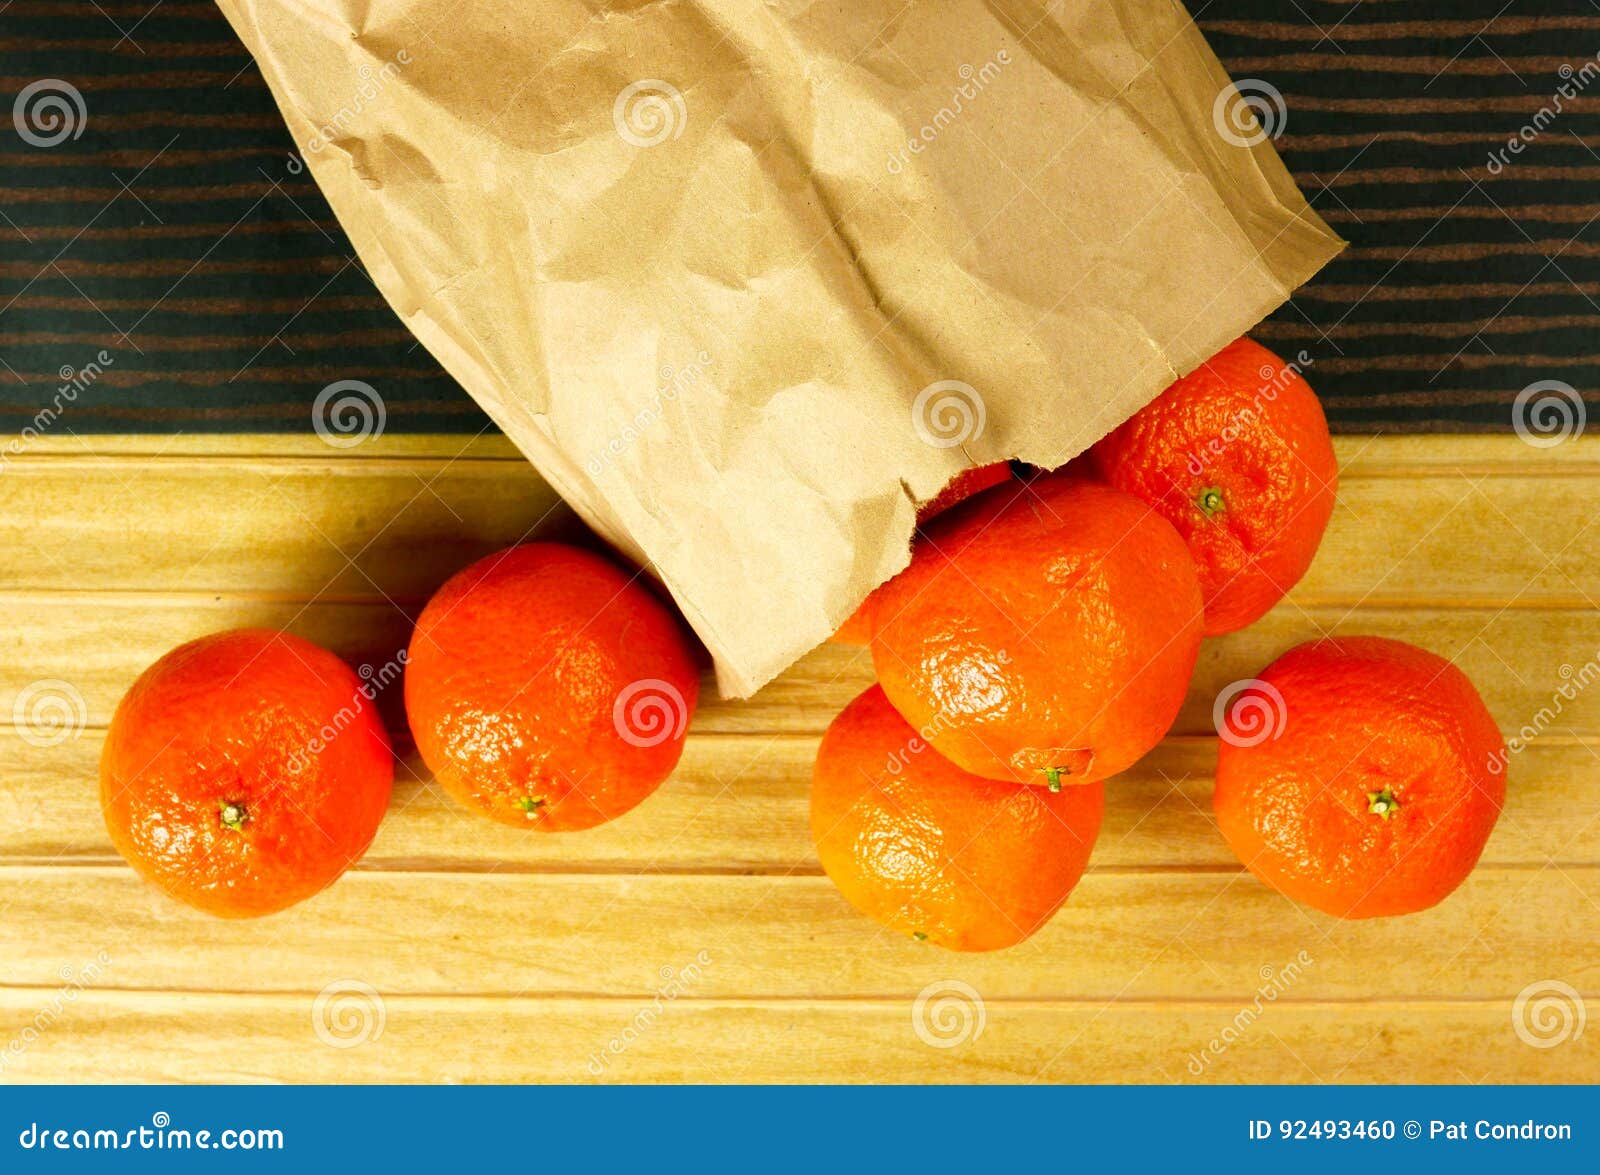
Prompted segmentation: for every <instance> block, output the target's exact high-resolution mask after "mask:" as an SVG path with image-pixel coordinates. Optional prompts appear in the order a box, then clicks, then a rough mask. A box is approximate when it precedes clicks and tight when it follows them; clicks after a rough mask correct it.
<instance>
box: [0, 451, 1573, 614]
mask: <svg viewBox="0 0 1600 1175" xmlns="http://www.w3.org/2000/svg"><path fill="white" fill-rule="evenodd" d="M1435 439H1437V438H1435ZM237 440H238V439H237V438H235V439H234V443H237ZM1419 440H1420V438H1409V439H1408V440H1407V442H1406V443H1404V444H1402V443H1401V442H1398V441H1397V442H1394V443H1393V444H1392V445H1391V444H1389V443H1388V442H1387V441H1386V440H1384V441H1373V442H1368V443H1369V444H1370V445H1371V448H1369V449H1362V450H1358V453H1359V454H1360V457H1359V463H1358V465H1357V466H1356V468H1355V469H1354V470H1351V471H1347V472H1346V475H1345V477H1344V480H1343V485H1342V487H1341V493H1340V499H1339V507H1338V510H1337V512H1336V514H1335V517H1334V520H1333V523H1332V525H1331V526H1330V529H1329V533H1328V537H1327V539H1326V540H1325V542H1324V544H1323V549H1322V551H1321V553H1320V554H1319V557H1318V559H1317V562H1316V564H1315V565H1314V566H1313V568H1312V570H1311V572H1310V573H1309V575H1308V576H1307V578H1306V580H1305V582H1304V583H1303V584H1302V585H1301V587H1300V589H1299V590H1298V591H1297V593H1296V599H1297V600H1298V601H1299V602H1300V603H1301V604H1302V605H1303V606H1306V607H1317V606H1324V605H1334V604H1343V605H1345V606H1347V607H1348V606H1351V605H1354V604H1356V603H1358V602H1366V603H1370V604H1373V605H1388V606H1401V605H1405V606H1413V605H1418V604H1424V605H1428V604H1434V605H1436V604H1441V603H1467V604H1476V605H1489V604H1495V605H1499V604H1507V603H1514V604H1516V605H1517V606H1519V607H1527V606H1530V605H1534V604H1554V605H1559V606H1562V607H1583V608H1596V607H1600V605H1597V603H1596V601H1597V600H1600V541H1596V539H1595V537H1594V535H1593V533H1592V532H1591V531H1590V530H1589V522H1590V518H1589V512H1588V510H1587V508H1586V507H1585V505H1584V503H1585V501H1586V500H1587V489H1586V484H1587V478H1588V476H1590V475H1591V473H1592V471H1593V468H1594V467H1595V466H1594V465H1591V464H1590V463H1589V462H1588V461H1587V460H1586V461H1584V462H1581V463H1580V462H1575V461H1571V460H1568V461H1565V463H1556V459H1555V458H1553V457H1552V456H1550V455H1551V454H1555V453H1558V452H1565V450H1566V449H1568V448H1573V449H1580V450H1582V451H1583V452H1584V453H1585V454H1588V453H1589V452H1591V451H1595V450H1596V449H1597V448H1600V445H1589V444H1580V445H1572V446H1562V447H1561V449H1559V450H1535V449H1532V448H1530V447H1528V446H1525V445H1522V444H1520V443H1518V442H1514V441H1506V440H1501V441H1500V443H1499V444H1498V445H1497V446H1495V447H1494V448H1493V449H1481V450H1478V451H1479V452H1484V453H1487V452H1494V453H1496V454H1498V458H1497V460H1496V462H1495V463H1493V464H1488V465H1485V464H1483V463H1482V462H1481V461H1480V460H1476V459H1471V460H1469V459H1467V458H1465V457H1464V458H1463V459H1462V460H1463V464H1462V465H1460V466H1459V467H1452V466H1451V465H1449V464H1448V463H1447V460H1446V458H1445V456H1444V454H1445V453H1446V452H1453V451H1454V443H1455V440H1456V438H1451V446H1450V448H1449V449H1438V448H1437V447H1435V446H1426V445H1419V444H1418V443H1417V442H1418V441H1419ZM322 448H323V450H324V452H323V454H316V453H314V452H313V453H311V454H310V455H308V454H307V453H306V452H305V451H304V450H301V449H288V450H286V451H284V452H279V453H277V455H273V456H263V457H248V456H241V455H237V454H235V453H233V452H231V451H229V450H227V449H225V450H224V453H225V454H226V455H225V456H222V457H209V458H208V457H203V456H202V455H201V453H200V452H198V451H196V452H191V453H189V454H187V455H185V456H183V457H181V458H152V457H148V456H144V455H138V454H126V453H125V454H120V455H115V456H109V457H108V456H99V455H91V456H82V455H80V456H73V455H71V454H70V453H66V452H63V453H58V454H55V455H53V456H50V457H33V458H29V457H27V456H24V457H15V458H11V459H10V461H9V463H8V464H7V465H6V467H5V476H4V477H0V584H5V585H6V586H7V587H8V588H10V589H18V588H22V589H34V590H56V591H66V592H82V591H91V590H92V591H98V590H139V591H160V592H168V593H193V592H207V593H218V592H220V593H224V594H235V593H237V594H244V595H257V594H262V593H267V594H278V595H284V596H287V597H293V598H297V599H305V598H311V597H321V598H327V597H329V596H333V597H345V596H360V597H364V598H380V597H381V596H387V597H388V598H390V599H393V600H397V601H400V602H402V603H420V601H421V600H422V599H424V598H426V596H427V594H428V593H429V592H430V591H431V590H432V589H433V588H434V587H436V586H437V585H438V584H439V583H441V582H442V581H443V580H444V579H445V578H447V577H448V576H449V575H450V574H451V573H452V572H454V571H456V570H458V569H459V568H460V567H462V566H464V565H465V564H466V563H468V562H470V561H471V560H472V559H475V558H477V557H478V556H480V555H482V554H484V553H487V552H488V551H490V550H493V549H495V548H497V547H500V546H504V545H507V544H510V543H513V542H516V541H518V540H519V539H522V538H524V537H528V536H529V535H530V534H539V535H542V536H544V537H554V536H563V535H570V534H572V533H575V531H576V528H575V524H574V523H573V520H572V518H571V515H570V513H569V512H568V511H566V509H565V508H564V507H558V506H557V504H556V503H557V499H556V498H555V496H554V495H553V493H552V492H551V491H550V489H549V488H548V487H547V486H546V485H545V484H544V483H543V482H542V481H541V480H540V479H539V478H538V476H537V475H536V474H535V473H534V472H533V470H532V467H531V466H528V465H527V464H526V463H523V462H519V461H513V460H507V459H470V458H462V459H457V458H453V457H443V458H439V459H432V460H430V459H422V458H419V456H418V450H417V448H416V446H415V445H412V446H402V447H399V448H398V449H397V451H396V453H395V455H394V456H393V457H390V458H379V457H375V456H365V457H362V458H360V459H355V458H350V459H343V458H340V457H336V456H333V454H337V453H339V452H340V451H339V450H333V449H329V448H328V447H327V446H323V447H322ZM361 448H362V449H364V448H365V446H362V447H361ZM1391 450H1392V451H1394V453H1395V455H1396V460H1395V462H1393V463H1392V464H1389V465H1384V464H1381V463H1380V460H1379V455H1380V454H1382V453H1384V452H1387V451H1391ZM359 451H360V450H351V452H352V453H356V452H359ZM446 451H447V452H448V450H446ZM1418 454H1421V455H1422V456H1430V455H1431V456H1432V457H1433V458H1434V460H1433V462H1432V463H1431V464H1430V463H1426V462H1423V461H1422V460H1421V457H1419V456H1417V455H1418ZM1401 474H1404V476H1400V475H1401ZM1563 479H1565V480H1563ZM1560 502H1565V503H1568V504H1569V505H1570V508H1564V509H1554V508H1552V503H1560ZM1464 551H1470V552H1472V553H1473V555H1474V557H1473V558H1472V559H1464V558H1462V557H1461V556H1462V552H1464Z"/></svg>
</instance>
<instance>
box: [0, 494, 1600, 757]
mask: <svg viewBox="0 0 1600 1175" xmlns="http://www.w3.org/2000/svg"><path fill="white" fill-rule="evenodd" d="M3 481H4V478H0V482H3ZM0 602H3V603H4V605H5V612H6V617H7V625H6V631H5V633H4V634H3V635H0V724H4V723H5V722H6V721H7V720H9V719H10V718H11V717H12V714H13V709H14V704H15V702H16V699H17V698H18V696H19V695H21V694H22V693H23V692H24V691H25V690H27V689H28V688H29V687H30V686H33V685H34V684H35V683H38V682H65V683H66V684H67V685H68V686H70V687H71V690H72V691H75V693H76V695H77V697H79V698H81V699H82V713H83V718H84V722H85V724H86V725H87V726H89V727H100V726H104V725H105V724H106V723H107V722H108V721H110V718H111V714H112V711H113V710H114V709H115V708H116V704H117V701H118V700H119V699H120V698H121V697H122V695H123V693H124V692H125V691H126V690H127V688H128V686H129V685H131V684H132V683H133V680H134V678H135V677H137V676H138V675H139V673H140V672H142V671H143V670H144V668H145V667H146V666H147V665H149V664H150V663H151V662H152V661H154V660H155V659H156V658H157V657H159V656H160V655H161V654H162V653H164V652H166V651H167V650H168V649H171V648H173V647H174V646H176V645H178V644H181V643H182V642H184V641H186V640H192V639H193V638H195V637H197V636H201V635H204V634H205V633H208V632H216V631H218V630H219V629H225V628H233V627H237V626H240V625H262V626H266V627H272V628H284V627H287V628H291V629H292V630H293V631H295V632H297V633H299V634H300V635H301V636H304V637H307V638H308V639H310V640H313V641H316V642H317V643H319V644H322V645H326V646H327V647H328V648H331V649H333V650H334V651H335V652H337V653H338V654H340V655H341V656H343V657H344V658H345V659H346V660H348V661H349V662H350V663H351V664H353V665H357V666H360V665H368V666H371V667H373V669H375V670H376V669H379V668H381V667H382V666H384V665H385V664H386V663H388V662H389V661H391V660H392V659H393V658H394V656H395V653H396V652H397V651H398V650H400V649H403V648H404V647H405V644H406V642H407V641H408V640H409V639H410V627H411V615H410V611H409V610H408V609H406V608H403V607H400V606H397V605H394V604H390V603H388V602H387V601H381V600H380V601H377V602H366V603H346V602H322V601H318V602H315V603H312V604H309V605H308V604H304V603H299V602H293V601H283V600H270V599H242V598H239V597H235V596H220V597H219V596H192V597H186V598H178V599H174V598H169V597H165V596H158V595H144V594H120V595H111V594H90V595H82V596H73V595H68V594H65V593H52V594H46V595H36V594H24V595H12V596H10V597H9V598H8V599H0ZM1329 633H1343V634H1346V635H1350V634H1356V633H1373V634H1377V635H1381V636H1391V637H1395V638H1398V639H1400V640H1408V641H1412V642H1414V643H1416V644H1420V645H1422V646H1424V647H1426V648H1429V649H1432V650H1433V651H1434V652H1437V653H1439V654H1441V655H1442V656H1446V657H1450V658H1452V659H1454V660H1455V661H1456V662H1457V664H1459V665H1460V666H1461V668H1462V669H1463V670H1464V671H1465V672H1466V673H1467V675H1468V676H1469V677H1470V678H1472V680H1473V681H1474V683H1476V685H1477V686H1478V689H1479V691H1480V692H1481V693H1482V694H1483V697H1484V700H1485V702H1486V703H1487V704H1488V706H1489V709H1490V711H1491V712H1492V713H1493V714H1494V715H1495V717H1496V719H1497V720H1498V721H1499V722H1500V725H1501V728H1502V730H1504V731H1505V732H1506V733H1507V734H1513V733H1516V732H1518V731H1520V730H1521V729H1522V728H1523V727H1524V726H1527V725H1530V724H1531V725H1533V726H1536V727H1539V728H1542V731H1543V732H1544V733H1545V734H1547V735H1553V736H1560V737H1566V738H1575V737H1590V738H1592V737H1596V736H1600V688H1579V686H1580V683H1581V682H1583V681H1585V680H1587V681H1588V682H1589V683H1590V684H1591V685H1592V684H1594V683H1595V682H1596V681H1597V680H1600V611H1565V612H1559V613H1552V612H1546V611H1540V610H1535V609H1523V608H1511V609H1500V608H1492V609H1479V608H1447V609H1432V608H1420V607H1419V608H1380V607H1376V606H1364V607H1362V608H1359V609H1355V610H1352V609H1348V608H1340V607H1330V608H1321V607H1319V608H1299V607H1296V606H1294V605H1293V604H1283V605H1280V606H1279V607H1278V608H1276V609H1274V610H1273V611H1272V612H1271V613H1270V614H1268V616H1266V617H1265V618H1264V619H1262V620H1261V621H1259V622H1258V623H1257V624H1255V625H1253V626H1251V627H1250V628H1248V629H1246V630H1245V631H1243V632H1239V633H1233V634H1231V635H1229V636H1226V637H1222V638H1219V639H1217V640H1210V641H1207V642H1205V644H1204V645H1203V646H1202V648H1201V654H1200V662H1199V665H1198V666H1197V668H1196V672H1195V678H1194V683H1193V685H1192V686H1191V687H1190V690H1189V698H1188V701H1187V703H1186V704H1185V706H1184V708H1183V710H1182V712H1181V713H1180V715H1179V717H1178V721H1177V723H1176V724H1175V726H1174V730H1173V732H1174V733H1175V734H1185V735H1192V734H1207V733H1210V732H1211V731H1212V730H1213V729H1214V727H1213V724H1212V706H1213V703H1214V701H1215V699H1216V697H1217V695H1218V694H1219V693H1220V692H1221V691H1222V690H1223V689H1224V688H1225V687H1226V686H1227V685H1228V684H1229V683H1231V682H1234V681H1238V680H1240V679H1243V678H1249V677H1254V676H1255V675H1257V674H1258V673H1260V671H1261V670H1262V669H1263V668H1265V667H1266V666H1267V665H1268V664H1269V663H1270V662H1271V661H1272V660H1273V659H1275V658H1276V657H1278V656H1279V655H1281V654H1282V653H1283V652H1285V651H1286V650H1287V649H1289V648H1290V647H1292V646H1293V645H1296V644H1299V643H1300V642H1301V641H1305V640H1311V639H1314V638H1316V637H1319V636H1322V635H1324V634H1329ZM872 680H873V677H872V664H871V658H870V657H869V656H868V655H867V654H866V652H865V651H864V650H861V649H856V648H850V647H845V646H840V645H824V646H822V647H821V648H819V649H817V650H815V651H814V652H812V653H810V654H809V655H807V656H806V657H804V658H802V659H801V660H800V661H799V662H797V663H796V664H795V665H794V666H792V667H791V668H790V669H789V670H787V671H786V672H785V673H784V674H783V675H782V676H781V677H779V678H778V679H777V680H776V681H774V682H772V683H771V684H770V685H768V686H767V687H766V688H765V689H763V690H762V691H761V692H760V693H759V694H757V695H756V696H755V697H754V698H751V699H749V700H747V701H738V700H724V699H719V698H717V697H716V691H715V689H714V688H713V685H712V683H711V681H710V679H709V677H708V678H707V679H706V681H705V683H704V686H705V688H704V689H703V690H702V693H701V697H702V704H701V706H700V710H699V712H698V714H697V715H696V718H695V721H694V725H693V727H692V729H694V730H695V731H698V732H700V733H709V732H737V733H743V734H776V733H796V734H816V733H818V732H820V731H822V730H823V729H825V728H826V727H827V724H828V723H829V722H830V721H832V719H833V717H834V715H835V714H837V713H838V712H839V711H840V710H841V709H842V708H843V707H844V705H845V704H846V703H847V702H848V701H849V700H850V699H851V698H853V697H855V696H856V695H857V694H858V693H860V692H861V691H862V690H864V689H866V688H867V687H868V686H869V685H871V684H872ZM1563 689H1567V690H1569V691H1570V692H1572V694H1573V696H1572V697H1571V698H1565V697H1562V698H1559V707H1558V706H1557V705H1556V702H1557V700H1558V691H1561V690H1563ZM398 695H399V690H398V689H396V688H393V687H391V688H390V689H389V690H388V691H386V692H385V693H383V694H381V695H380V696H379V699H378V701H379V705H380V707H382V708H383V710H384V713H385V715H386V717H388V718H389V720H390V723H391V729H395V730H403V729H404V720H403V717H402V715H401V713H400V709H399V707H400V698H399V696H398ZM1558 709H1559V713H1558V712H1557V710H1558ZM1541 712H1543V717H1541ZM1529 733H1533V732H1532V731H1530V732H1529Z"/></svg>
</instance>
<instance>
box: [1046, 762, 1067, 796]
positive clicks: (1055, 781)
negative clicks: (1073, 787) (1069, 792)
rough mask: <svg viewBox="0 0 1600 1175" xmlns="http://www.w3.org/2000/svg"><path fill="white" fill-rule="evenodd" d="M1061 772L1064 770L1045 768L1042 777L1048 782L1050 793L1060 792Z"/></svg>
mask: <svg viewBox="0 0 1600 1175" xmlns="http://www.w3.org/2000/svg"><path fill="white" fill-rule="evenodd" d="M1063 770H1064V769H1063V768H1061V767H1046V768H1045V769H1044V777H1045V779H1046V780H1047V781H1048V782H1049V784H1050V790H1051V791H1053V792H1058V791H1060V790H1061V775H1062V772H1063Z"/></svg>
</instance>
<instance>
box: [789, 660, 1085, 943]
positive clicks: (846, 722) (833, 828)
mask: <svg viewBox="0 0 1600 1175" xmlns="http://www.w3.org/2000/svg"><path fill="white" fill-rule="evenodd" d="M1104 805H1105V798H1104V790H1103V789H1102V787H1101V785H1099V784H1091V785H1089V786H1086V787H1071V788H1064V789H1063V790H1062V791H1060V792H1054V793H1053V792H1050V791H1049V790H1047V789H1045V788H1038V787H1028V786H1025V785H1023V784H1016V783H1000V782H997V781H995V780H991V779H980V778H978V777H977V776H974V775H969V774H968V773H967V772H965V771H963V770H961V768H959V767H957V766H956V765H955V764H954V763H951V762H950V761H949V760H948V759H945V758H943V757H942V756H941V755H939V754H938V753H937V752H935V751H934V750H932V749H931V748H929V747H928V746H927V745H926V743H924V742H923V741H922V739H921V738H920V737H919V736H918V734H917V732H916V731H915V730H913V729H912V728H911V726H910V725H909V724H908V723H907V722H906V720H905V719H904V718H902V717H900V715H899V714H898V713H897V712H896V711H895V709H894V707H893V706H891V705H890V704H889V700H888V699H887V698H886V697H884V694H883V690H881V689H879V688H878V687H877V686H873V687H872V688H871V689H869V690H867V692H866V693H864V694H862V695H861V696H860V697H858V698H856V700H855V701H853V702H851V703H850V705H849V706H847V707H845V710H844V712H843V713H842V714H840V715H839V716H838V717H837V718H835V719H834V720H833V723H832V725H830V726H829V727H828V731H827V733H826V734H825V735H823V737H822V745H821V747H820V748H819V749H818V751H817V764H816V770H815V773H814V775H813V777H812V784H811V835H812V837H813V839H814V840H815V842H816V846H817V855H818V857H820V858H821V860H822V867H823V869H825V870H826V871H827V874H828V876H829V877H830V878H832V879H833V883H834V884H835V885H837V886H838V887H839V891H840V892H841V893H842V894H843V895H844V897H845V898H846V900H848V901H849V902H850V904H851V905H853V906H854V907H855V908H856V909H858V910H860V911H861V912H862V913H863V914H866V915H867V916H868V917H869V918H872V919H873V920H874V921H876V922H878V923H880V924H882V925H883V926H886V927H888V928H889V929H890V930H894V931H897V932H899V933H902V934H909V935H912V936H913V937H915V938H918V939H926V940H927V941H929V942H934V943H938V944H939V945H940V946H943V947H949V948H950V949H951V950H957V951H992V950H999V949H1000V948H1002V947H1008V946H1013V945H1015V944H1016V943H1019V942H1021V941H1022V940H1023V939H1025V938H1027V937H1028V936H1029V935H1031V934H1032V933H1033V932H1034V931H1036V930H1038V929H1039V927H1041V926H1043V925H1044V924H1045V922H1046V921H1048V920H1049V918H1050V916H1051V915H1052V914H1054V913H1055V912H1056V910H1057V909H1058V908H1059V907H1060V905H1061V903H1062V902H1064V901H1065V900H1066V898H1067V895H1068V894H1069V893H1071V892H1072V887H1073V886H1075V885H1077V883H1078V879H1079V878H1080V877H1082V876H1083V870H1084V867H1085V866H1086V865H1087V864H1088V862H1089V852H1090V850H1091V849H1093V847H1094V841H1095V837H1096V836H1097V835H1098V834H1099V831H1100V816H1101V812H1102V810H1103V808H1104Z"/></svg>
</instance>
